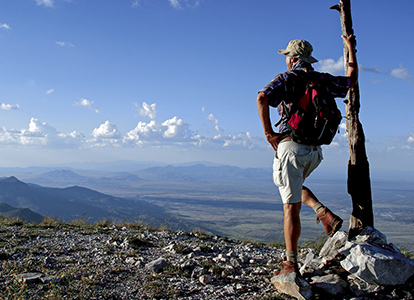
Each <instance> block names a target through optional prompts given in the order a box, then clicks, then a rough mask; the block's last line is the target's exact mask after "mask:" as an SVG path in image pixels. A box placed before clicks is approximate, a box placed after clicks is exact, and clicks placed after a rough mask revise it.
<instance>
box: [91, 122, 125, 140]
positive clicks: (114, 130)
mask: <svg viewBox="0 0 414 300" xmlns="http://www.w3.org/2000/svg"><path fill="white" fill-rule="evenodd" d="M121 136H122V135H121V133H120V132H119V131H118V126H116V125H114V124H112V123H111V122H109V121H105V123H103V124H101V125H100V126H99V127H98V128H95V129H94V130H93V132H92V137H94V138H96V139H119V138H120V137H121Z"/></svg>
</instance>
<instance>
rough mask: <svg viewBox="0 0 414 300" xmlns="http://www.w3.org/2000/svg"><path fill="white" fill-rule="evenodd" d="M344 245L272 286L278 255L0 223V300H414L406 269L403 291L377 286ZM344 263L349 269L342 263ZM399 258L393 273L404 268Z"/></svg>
mask: <svg viewBox="0 0 414 300" xmlns="http://www.w3.org/2000/svg"><path fill="white" fill-rule="evenodd" d="M343 237H344V236H343V234H342V235H341V234H337V235H335V236H334V238H335V239H333V238H330V239H328V241H327V243H326V244H325V247H324V248H323V249H322V250H323V251H324V252H322V251H321V253H324V257H321V256H320V255H318V254H317V253H316V251H315V250H314V249H311V248H305V249H302V250H301V258H300V265H301V274H302V275H297V276H296V275H295V274H293V275H294V276H292V275H289V276H283V275H281V276H273V273H274V271H275V270H276V269H278V268H279V264H280V261H281V259H282V258H283V255H284V252H283V250H282V249H277V248H275V247H271V246H269V245H264V244H261V243H254V242H242V241H234V240H229V239H227V238H225V237H220V236H214V235H209V234H206V233H204V232H202V231H193V232H183V231H171V230H168V229H154V228H149V227H147V226H144V225H140V224H118V225H113V224H110V223H108V222H101V223H96V224H93V225H91V224H87V223H86V222H80V221H78V222H72V223H63V222H58V221H55V220H50V219H45V220H44V221H43V222H42V223H41V224H38V225H35V224H28V223H23V222H20V221H14V222H12V221H9V222H5V221H4V220H3V222H2V226H1V230H0V260H1V261H0V262H1V267H0V298H1V299H267V300H271V299H295V298H296V299H360V300H362V299H365V300H368V299H407V300H408V299H413V296H414V293H413V292H412V290H413V286H414V283H413V280H412V276H409V275H410V272H411V271H410V270H411V269H410V266H408V267H406V268H405V269H407V272H406V273H405V275H404V276H400V280H404V282H398V283H396V282H394V281H391V283H392V284H389V283H387V284H382V283H380V282H377V281H376V280H377V279H376V277H375V276H373V275H372V274H368V275H366V273H367V272H366V270H365V269H364V268H363V267H361V266H358V264H363V263H364V261H365V260H364V259H362V260H355V259H352V258H349V255H348V254H347V253H351V252H352V251H353V250H352V249H354V248H358V247H359V248H361V247H362V246H361V245H362V242H361V241H358V242H355V243H354V244H347V243H348V241H345V240H344V239H343ZM341 240H342V242H341ZM363 240H364V242H367V241H368V240H369V239H368V238H367V239H363ZM375 242H377V240H375ZM357 243H359V244H358V247H357V246H356V244H357ZM377 244H378V243H377ZM327 245H328V246H327ZM333 245H334V246H333ZM335 245H336V246H335ZM327 248H329V249H327ZM359 248H358V249H359ZM385 250H386V251H394V250H395V249H388V248H387V249H385ZM354 252H355V251H354ZM355 253H357V254H358V255H359V253H360V252H355ZM345 255H348V258H349V260H350V261H353V262H354V263H353V264H350V263H349V262H348V261H346V263H343V262H344V258H345ZM367 255H370V254H367ZM380 256H382V255H380ZM339 257H340V258H339ZM399 258H400V260H399V261H398V263H397V265H398V268H402V266H405V264H407V263H408V264H410V260H408V261H404V259H403V258H401V257H399ZM378 259H381V257H379V258H378ZM341 262H342V264H343V265H344V266H342V265H341ZM371 262H372V261H371ZM373 264H375V263H373ZM379 264H380V265H384V264H383V263H379ZM390 264H392V262H391V263H390ZM351 265H352V266H351ZM350 266H351V267H350ZM347 268H349V270H347ZM369 268H371V266H370V267H369ZM387 268H388V267H387ZM358 271H359V272H358ZM361 274H363V275H361ZM364 274H365V275H366V278H368V279H367V280H366V281H364ZM392 276H393V275H392V274H389V277H392ZM278 277H279V278H278ZM282 277H283V278H282ZM290 277H292V278H290ZM383 277H384V276H382V277H381V278H383ZM381 280H382V279H381ZM392 280H394V279H392ZM280 287H282V288H280ZM286 287H290V288H291V289H293V293H291V291H289V290H288V289H286V290H283V288H286ZM295 293H296V294H295ZM288 294H290V295H288Z"/></svg>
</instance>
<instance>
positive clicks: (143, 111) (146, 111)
mask: <svg viewBox="0 0 414 300" xmlns="http://www.w3.org/2000/svg"><path fill="white" fill-rule="evenodd" d="M135 106H138V104H135ZM139 114H140V115H141V116H142V117H149V118H150V119H151V120H155V119H156V118H157V104H156V103H153V104H147V103H146V102H143V103H142V108H140V109H139Z"/></svg>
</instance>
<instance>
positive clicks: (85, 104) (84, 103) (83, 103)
mask: <svg viewBox="0 0 414 300" xmlns="http://www.w3.org/2000/svg"><path fill="white" fill-rule="evenodd" d="M75 105H76V106H83V107H87V108H90V109H92V110H94V111H95V112H96V113H99V109H98V108H97V107H95V106H94V105H93V101H90V100H88V99H84V98H82V99H81V100H80V101H79V102H76V101H75Z"/></svg>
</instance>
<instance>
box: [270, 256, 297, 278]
mask: <svg viewBox="0 0 414 300" xmlns="http://www.w3.org/2000/svg"><path fill="white" fill-rule="evenodd" d="M293 272H295V273H299V268H298V264H295V263H293V262H291V261H287V260H283V267H282V270H278V271H276V272H275V273H274V274H273V275H274V276H278V275H283V274H289V273H293Z"/></svg>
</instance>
